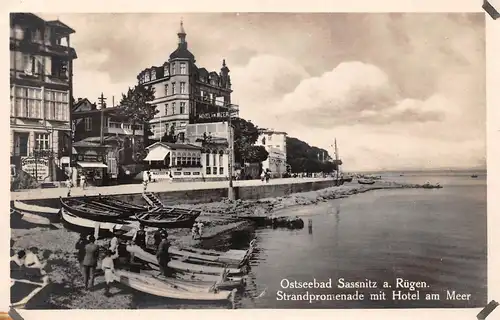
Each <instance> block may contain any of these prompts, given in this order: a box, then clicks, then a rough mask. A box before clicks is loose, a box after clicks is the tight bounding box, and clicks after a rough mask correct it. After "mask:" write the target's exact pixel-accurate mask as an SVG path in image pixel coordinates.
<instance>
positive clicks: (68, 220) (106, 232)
mask: <svg viewBox="0 0 500 320" xmlns="http://www.w3.org/2000/svg"><path fill="white" fill-rule="evenodd" d="M61 221H62V223H63V225H64V227H66V228H67V229H69V230H72V231H75V232H78V233H93V232H94V231H95V229H96V227H97V225H99V236H100V237H109V236H111V235H112V234H113V232H112V231H113V230H115V231H121V232H123V233H125V234H126V233H129V232H131V231H132V230H133V226H131V225H124V224H119V223H112V222H100V221H92V220H89V219H84V218H81V217H78V216H76V215H74V214H72V213H71V212H68V211H66V209H64V208H62V209H61Z"/></svg>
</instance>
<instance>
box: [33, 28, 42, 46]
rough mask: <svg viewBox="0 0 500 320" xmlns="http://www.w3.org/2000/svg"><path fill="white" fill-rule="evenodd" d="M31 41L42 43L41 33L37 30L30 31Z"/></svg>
mask: <svg viewBox="0 0 500 320" xmlns="http://www.w3.org/2000/svg"><path fill="white" fill-rule="evenodd" d="M31 41H33V42H37V43H42V31H41V30H39V29H37V30H33V31H31Z"/></svg>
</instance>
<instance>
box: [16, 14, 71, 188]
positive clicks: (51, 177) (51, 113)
mask: <svg viewBox="0 0 500 320" xmlns="http://www.w3.org/2000/svg"><path fill="white" fill-rule="evenodd" d="M73 33H75V31H74V30H73V29H71V28H70V27H68V26H67V25H65V24H64V23H62V22H61V21H59V20H56V21H45V20H43V19H42V18H40V17H38V16H36V15H34V14H31V13H11V14H10V101H11V107H10V132H11V134H10V136H11V138H10V154H11V164H12V165H14V166H15V167H16V169H17V170H23V171H25V172H27V173H28V174H30V175H31V176H32V177H33V178H35V179H36V180H37V181H55V180H63V179H65V174H64V171H63V170H62V169H61V167H60V158H61V157H63V156H67V157H69V156H70V150H69V149H70V148H69V146H70V145H71V142H70V137H71V134H70V130H71V127H70V110H71V109H70V105H71V96H72V72H73V70H72V69H73V67H72V62H73V60H74V59H76V58H77V55H76V52H75V50H74V49H73V48H72V47H71V46H70V35H71V34H73Z"/></svg>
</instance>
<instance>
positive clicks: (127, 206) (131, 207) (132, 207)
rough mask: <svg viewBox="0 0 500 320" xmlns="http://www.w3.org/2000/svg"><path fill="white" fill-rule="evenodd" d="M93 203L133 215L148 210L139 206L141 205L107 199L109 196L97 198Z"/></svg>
mask: <svg viewBox="0 0 500 320" xmlns="http://www.w3.org/2000/svg"><path fill="white" fill-rule="evenodd" d="M95 201H98V202H101V203H103V204H107V205H110V206H113V207H115V208H118V209H121V210H124V211H131V212H134V213H136V212H144V211H148V208H147V207H146V206H141V205H137V204H134V203H129V202H125V201H122V200H119V199H116V198H113V197H109V196H108V197H106V196H99V197H98V198H96V199H95Z"/></svg>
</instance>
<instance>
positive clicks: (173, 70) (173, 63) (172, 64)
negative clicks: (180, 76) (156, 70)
mask: <svg viewBox="0 0 500 320" xmlns="http://www.w3.org/2000/svg"><path fill="white" fill-rule="evenodd" d="M170 66H171V67H172V72H171V74H172V75H175V62H172V63H171V64H170Z"/></svg>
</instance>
